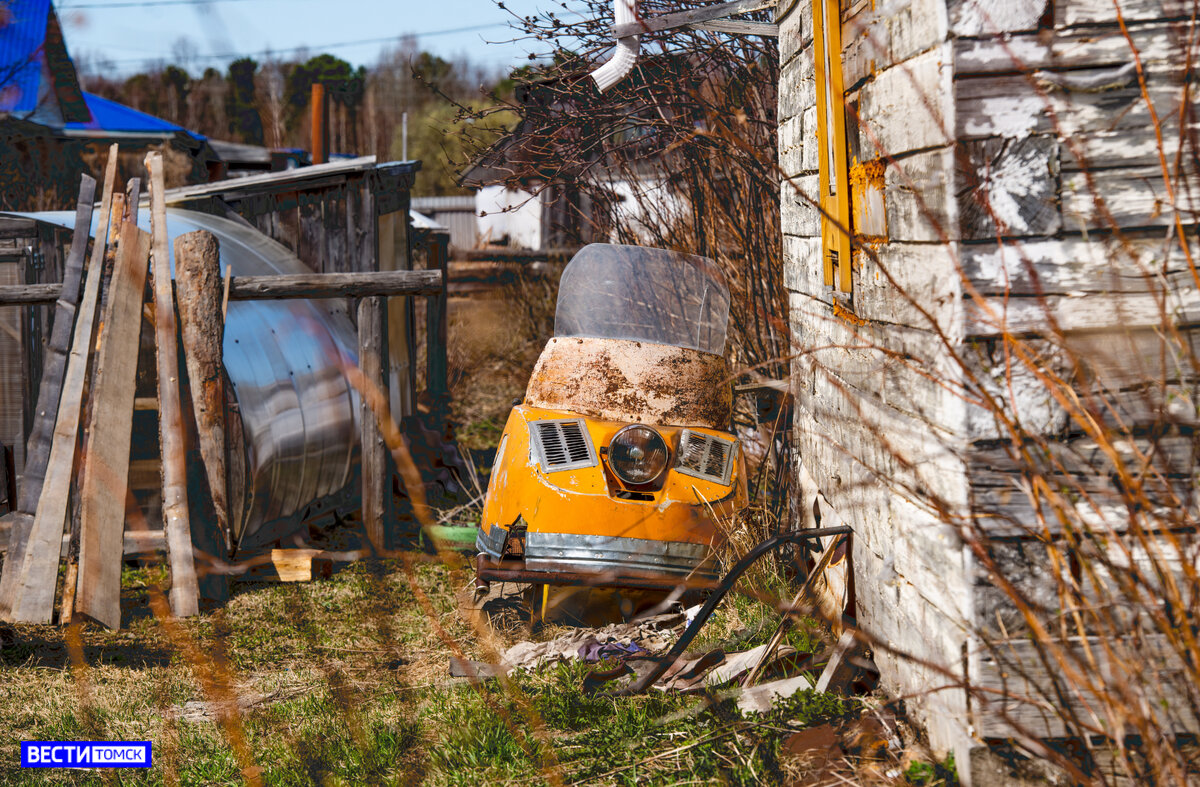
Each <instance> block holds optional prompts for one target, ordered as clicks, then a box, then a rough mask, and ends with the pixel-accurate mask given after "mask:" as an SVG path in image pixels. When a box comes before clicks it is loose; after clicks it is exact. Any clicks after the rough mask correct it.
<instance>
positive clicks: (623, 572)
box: [475, 527, 719, 586]
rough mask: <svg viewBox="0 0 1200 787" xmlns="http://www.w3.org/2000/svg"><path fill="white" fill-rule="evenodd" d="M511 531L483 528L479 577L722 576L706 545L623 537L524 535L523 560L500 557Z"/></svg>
mask: <svg viewBox="0 0 1200 787" xmlns="http://www.w3.org/2000/svg"><path fill="white" fill-rule="evenodd" d="M489 535H490V536H491V537H490V538H489ZM507 535H508V532H507V531H506V530H504V529H503V528H501V527H492V529H491V531H490V533H489V534H485V533H484V531H483V530H482V529H480V531H479V535H478V536H476V538H475V546H476V547H477V548H478V549H479V551H480V552H481V553H482V554H483V555H485V556H486V557H487V558H488V559H487V560H485V561H480V564H481V570H480V578H481V579H486V580H492V579H515V577H513V576H510V575H511V574H512V573H513V572H520V573H522V574H531V575H546V576H545V577H544V580H543V581H550V582H554V581H556V579H555V578H554V577H552V576H551V575H555V574H562V575H569V576H574V575H592V576H594V577H596V578H597V579H598V580H600V581H598V582H597V583H596V584H612V585H630V584H636V585H639V586H640V585H644V584H645V582H646V581H648V580H651V579H656V578H657V579H658V580H661V581H663V582H670V583H676V582H680V581H687V582H688V583H689V584H691V583H697V584H709V583H711V582H715V581H716V580H717V579H718V577H719V574H718V571H717V561H716V558H715V556H714V555H713V552H712V549H711V547H709V546H708V545H707V544H693V543H689V542H683V541H654V540H652V539H645V538H624V537H620V536H591V535H574V534H567V533H526V535H525V557H524V560H503V561H502V560H501V559H500V556H501V554H502V552H503V548H504V540H505V538H506V537H507ZM487 574H493V575H494V576H486V575H487ZM500 574H505V576H500ZM655 584H658V582H657V581H656V583H655Z"/></svg>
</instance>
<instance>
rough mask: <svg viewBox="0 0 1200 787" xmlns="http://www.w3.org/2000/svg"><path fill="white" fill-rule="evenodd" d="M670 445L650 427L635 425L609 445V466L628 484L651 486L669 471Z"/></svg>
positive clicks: (621, 432) (626, 428)
mask: <svg viewBox="0 0 1200 787" xmlns="http://www.w3.org/2000/svg"><path fill="white" fill-rule="evenodd" d="M667 454H668V450H667V443H666V441H665V440H663V439H662V435H660V434H659V433H658V432H656V431H654V430H653V429H651V428H650V427H648V426H642V425H641V424H633V425H632V426H627V427H625V428H624V429H622V430H621V431H619V432H617V433H616V435H614V436H613V439H612V442H611V443H609V444H608V466H609V467H611V468H612V471H613V472H614V473H615V474H616V475H617V478H620V479H621V480H622V481H624V482H625V483H627V484H648V483H650V482H651V481H653V480H654V479H656V478H658V477H659V476H660V475H662V472H663V470H665V469H666V468H667Z"/></svg>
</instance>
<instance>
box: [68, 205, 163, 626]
mask: <svg viewBox="0 0 1200 787" xmlns="http://www.w3.org/2000/svg"><path fill="white" fill-rule="evenodd" d="M131 205H132V207H133V211H134V212H135V215H133V216H131V217H130V218H129V219H127V220H126V221H125V223H124V225H123V226H122V228H121V241H120V244H121V245H120V253H119V254H118V256H117V262H116V265H115V267H114V270H113V277H112V283H111V285H110V286H109V291H108V302H107V303H106V304H105V309H104V341H103V342H101V344H100V351H99V357H98V358H97V361H96V380H95V382H94V384H93V385H92V391H91V400H92V405H91V423H90V424H89V427H88V434H89V440H88V446H89V448H88V451H87V455H86V456H85V457H84V466H83V482H82V484H81V487H80V506H81V511H80V530H79V535H80V540H79V572H78V573H79V584H78V587H77V588H76V590H75V611H76V612H78V613H79V614H82V615H86V616H87V617H89V618H91V619H92V620H94V621H96V622H97V623H100V624H102V625H104V626H107V627H108V628H111V629H116V628H120V626H121V554H122V547H123V534H124V531H125V503H126V498H127V492H128V486H129V447H130V442H131V437H132V429H133V400H134V391H135V388H136V384H137V360H138V349H139V344H140V339H141V329H142V299H143V296H144V295H145V292H146V275H147V273H148V270H149V262H150V236H149V235H148V234H147V233H145V232H142V231H141V230H139V229H138V227H137V216H136V210H137V207H136V205H137V203H136V202H133V203H131ZM65 607H66V605H65V603H64V609H65Z"/></svg>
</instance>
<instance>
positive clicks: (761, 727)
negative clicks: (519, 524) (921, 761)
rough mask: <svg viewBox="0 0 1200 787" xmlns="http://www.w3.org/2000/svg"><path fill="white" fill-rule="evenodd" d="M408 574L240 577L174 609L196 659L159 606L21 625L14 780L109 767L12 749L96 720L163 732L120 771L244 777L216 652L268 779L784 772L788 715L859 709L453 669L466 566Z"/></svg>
mask: <svg viewBox="0 0 1200 787" xmlns="http://www.w3.org/2000/svg"><path fill="white" fill-rule="evenodd" d="M414 576H415V580H416V582H417V584H418V586H419V587H420V588H421V590H422V591H423V593H424V595H425V598H426V599H427V601H428V603H429V605H430V610H429V612H431V613H432V616H431V615H430V614H428V613H427V611H426V610H425V608H424V607H423V605H422V603H421V602H420V601H419V599H418V597H417V595H416V594H415V593H414V591H413V588H412V587H411V586H410V582H409V579H408V574H407V573H406V572H405V571H404V570H403V567H402V565H400V564H398V563H392V562H384V563H374V564H369V563H362V564H355V565H353V566H351V567H349V568H347V569H345V570H343V571H341V572H339V573H337V574H335V575H334V577H333V578H331V579H329V580H325V581H318V582H312V583H306V584H296V585H276V584H264V583H239V584H235V586H234V593H233V596H232V598H231V600H230V601H229V603H228V604H227V605H226V606H225V607H224V608H222V609H220V610H218V611H215V612H212V613H208V614H205V615H202V616H200V617H199V618H196V619H192V620H188V621H184V622H182V623H181V624H180V628H181V629H182V630H183V631H184V632H185V634H186V636H187V637H188V638H189V640H190V642H191V643H193V645H194V646H195V648H196V649H197V650H198V651H199V652H201V653H202V654H204V661H203V663H199V664H191V663H188V661H187V660H186V659H184V658H183V657H182V656H181V655H180V653H179V651H178V649H177V647H176V641H174V640H172V638H171V635H170V633H169V632H168V631H166V630H165V629H164V628H163V626H162V625H161V624H160V623H159V622H158V621H157V620H156V619H154V618H153V616H150V615H148V614H142V615H140V616H135V617H133V618H132V621H131V623H130V625H128V627H127V628H126V629H124V630H122V631H117V632H109V631H104V630H100V629H95V628H87V629H85V630H84V633H83V644H84V653H85V658H86V661H87V664H88V667H87V668H86V669H85V670H82V671H81V670H78V669H77V668H75V667H74V666H72V661H71V658H70V656H69V653H68V649H67V646H66V643H65V640H64V637H63V632H62V631H61V630H60V629H56V628H49V627H36V626H19V627H17V642H16V644H15V645H14V646H13V647H11V648H8V649H6V650H4V651H3V652H2V653H0V784H6V785H7V784H96V783H101V778H100V775H99V774H98V773H97V772H88V771H58V770H45V771H32V770H31V771H23V770H21V769H20V768H19V767H18V765H19V742H20V741H22V740H87V739H92V738H96V739H106V738H111V739H117V740H151V741H153V742H154V754H155V760H156V764H155V767H154V768H153V769H152V770H150V771H149V772H140V771H125V772H123V773H122V774H121V775H120V782H121V783H122V784H135V785H142V784H145V785H158V784H164V783H178V784H183V785H192V784H197V785H209V784H218V785H220V784H231V785H232V784H241V783H243V775H242V769H241V765H240V764H239V759H238V756H237V754H236V752H235V749H234V747H233V746H232V745H231V743H230V740H229V738H228V736H227V734H226V731H225V730H224V729H223V728H222V726H221V725H219V724H217V723H216V722H215V720H214V719H215V716H214V715H209V716H207V717H205V716H199V717H198V718H197V717H196V715H195V714H196V712H197V709H202V708H203V705H202V704H201V703H202V702H203V701H204V700H206V699H207V695H206V690H205V688H204V686H205V677H206V676H209V675H211V674H212V672H211V663H212V662H213V661H214V660H215V662H217V663H218V664H221V665H224V669H225V670H226V671H227V673H228V677H229V680H230V681H231V684H232V686H231V689H232V694H234V695H236V696H237V697H240V698H241V703H242V707H241V708H240V711H239V713H238V714H236V718H237V719H238V720H239V722H240V731H241V735H242V736H243V738H244V740H245V744H246V747H245V748H246V751H248V752H249V753H250V757H251V760H252V765H253V767H254V768H256V769H258V773H259V775H260V776H261V778H262V779H263V780H264V783H266V784H271V785H276V784H278V785H308V784H321V785H326V784H330V785H358V784H401V783H403V784H411V783H424V784H430V785H472V787H477V785H480V784H520V785H533V784H542V783H546V782H547V781H548V780H549V778H550V776H551V774H552V773H554V772H557V773H558V775H559V777H560V778H561V779H562V780H563V781H564V782H566V783H570V782H574V781H578V780H597V781H598V783H602V784H603V783H613V784H633V783H651V784H668V783H678V782H687V781H693V782H694V781H699V782H711V783H723V784H760V783H764V781H765V782H768V783H770V782H777V781H781V780H783V777H784V776H785V774H784V770H786V768H785V765H786V763H781V761H780V754H779V752H780V747H781V745H782V742H783V741H784V740H786V739H787V737H788V736H789V735H790V734H792V732H794V731H795V730H798V729H801V728H803V727H805V726H808V725H811V724H816V723H820V722H822V721H824V720H829V719H839V718H842V717H845V716H847V715H853V714H854V712H855V711H856V708H857V703H856V701H854V700H847V699H843V698H840V697H836V696H832V695H820V694H814V693H812V692H805V693H802V694H798V695H796V696H794V697H793V698H790V699H788V700H787V701H785V702H783V703H781V704H779V705H778V706H777V707H776V708H775V709H774V710H773V711H772V712H771V713H769V714H766V715H764V716H761V717H753V718H743V717H742V716H741V715H740V713H739V712H738V711H737V709H736V706H735V705H734V703H733V701H732V700H731V699H729V698H728V697H721V696H705V695H679V694H662V693H660V692H656V691H655V692H651V693H649V694H647V695H644V696H638V697H627V698H626V697H622V698H616V697H611V696H607V695H605V694H594V695H589V694H587V693H585V692H584V690H583V683H584V677H585V675H586V674H587V672H588V671H589V670H590V669H592V667H590V666H587V665H582V664H579V663H570V664H565V665H557V666H551V667H546V668H544V669H542V670H540V671H538V672H535V673H517V674H515V675H514V676H513V678H512V679H511V681H509V682H508V683H507V685H502V684H500V683H499V682H489V683H487V684H485V685H482V686H476V687H472V686H469V685H463V684H461V683H456V682H453V681H452V680H451V679H450V677H449V674H448V661H449V656H450V653H449V649H448V648H447V645H446V643H445V641H444V639H443V638H444V637H445V638H449V639H450V640H451V641H452V642H453V643H454V646H455V647H456V648H458V649H460V650H461V651H462V652H463V653H464V654H465V655H467V656H468V657H471V658H486V657H487V654H488V652H489V646H488V645H487V644H486V643H484V642H482V641H480V639H479V636H478V633H477V632H476V631H475V630H474V629H473V628H472V627H471V626H470V625H469V624H468V622H467V621H466V620H465V619H464V617H463V616H462V614H461V613H460V612H459V610H458V608H457V604H456V602H455V599H454V594H455V593H456V592H457V591H459V590H460V589H461V588H463V587H465V585H466V582H467V579H468V577H467V575H466V573H464V572H452V571H450V570H449V569H447V568H445V567H443V566H441V565H435V564H430V563H424V564H418V565H416V567H415V571H414ZM162 578H163V577H162V574H161V571H160V570H145V569H141V570H137V571H129V570H127V571H126V572H125V576H124V581H125V596H126V598H125V599H124V600H125V601H126V602H127V603H129V604H133V603H135V600H137V599H141V598H144V597H147V596H148V595H149V594H150V593H151V592H152V589H153V587H154V585H155V583H157V582H159V581H161V579H162ZM726 606H727V607H728V609H726V608H725V607H724V606H723V607H722V610H721V611H720V612H719V613H718V616H717V618H716V619H714V621H713V623H712V630H713V632H715V633H716V634H720V635H721V636H724V637H726V638H728V637H729V636H731V635H739V636H742V637H743V639H742V641H741V646H748V645H750V644H753V643H754V642H756V641H758V640H765V638H766V637H767V636H769V635H770V627H769V626H767V625H765V623H766V622H768V620H772V621H773V618H771V617H770V615H769V610H767V609H766V608H765V607H763V605H761V604H759V603H758V602H754V601H751V600H749V599H746V598H739V597H734V598H733V599H732V600H731V602H730V603H729V604H728V605H726ZM760 624H764V625H760ZM439 629H440V631H439ZM746 631H751V632H752V633H751V634H749V635H746V634H745V632H746ZM739 632H740V634H739ZM818 635H819V632H817V630H816V629H814V628H811V627H809V626H800V627H798V628H797V629H796V630H795V632H794V633H793V635H792V641H793V644H796V646H797V647H798V648H799V649H801V650H805V649H812V648H813V647H816V646H817V645H818V644H819V642H820V639H819V636H818ZM493 644H494V645H496V646H499V647H503V646H505V645H506V644H508V643H507V642H505V641H500V642H496V643H493ZM81 681H82V684H81ZM81 685H84V686H86V688H82V689H81ZM189 714H191V715H190V716H189ZM663 755H666V756H663ZM931 767H933V766H931ZM937 767H939V768H940V767H942V766H937ZM940 773H941V772H940V771H936V772H933V773H927V772H926V771H925V770H922V769H921V768H920V767H918V766H915V765H914V766H913V768H912V769H910V779H909V780H910V781H911V783H913V784H929V785H932V784H937V783H938V782H937V781H930V776H936V777H937V778H941V776H940Z"/></svg>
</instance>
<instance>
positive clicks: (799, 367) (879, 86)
mask: <svg viewBox="0 0 1200 787" xmlns="http://www.w3.org/2000/svg"><path fill="white" fill-rule="evenodd" d="M845 6H846V4H843V26H842V36H843V49H844V59H845V68H844V76H845V82H846V88H847V92H846V102H847V105H848V107H849V108H850V109H851V111H852V112H853V113H854V114H853V115H852V116H851V120H853V119H854V118H855V117H856V118H857V123H854V122H851V123H848V132H847V133H848V137H849V140H848V142H849V147H850V151H851V159H852V160H851V165H852V168H854V167H856V166H858V167H861V166H862V165H869V166H870V165H873V166H874V171H875V172H876V173H881V174H882V177H881V178H878V176H877V178H878V179H879V180H881V182H879V183H876V184H875V186H876V187H877V189H879V188H881V190H882V194H881V197H882V200H881V202H882V206H883V212H882V216H879V215H878V210H876V211H875V215H874V216H873V219H872V220H873V222H874V224H873V227H872V230H871V233H870V234H871V235H872V239H873V240H875V241H877V242H872V243H870V244H869V248H870V250H871V251H870V254H861V253H860V254H858V255H856V260H855V271H854V292H853V294H852V295H851V296H849V297H845V296H843V295H841V294H835V293H834V292H833V291H832V288H829V287H826V286H824V284H823V283H822V273H821V270H822V268H821V241H820V215H819V213H818V211H817V209H816V208H815V207H814V206H813V201H812V200H813V199H814V198H815V196H816V194H815V192H816V190H817V177H818V161H819V155H820V153H819V149H818V141H817V132H816V110H815V100H816V90H815V82H814V66H813V57H812V44H811V35H812V33H811V14H812V3H811V1H809V2H806V1H805V0H800V2H799V3H796V4H794V5H793V6H792V7H791V8H790V9H789V10H788V11H787V14H786V16H784V17H783V18H782V19H781V20H780V24H781V27H780V57H781V59H782V73H781V79H782V84H781V87H780V107H779V113H780V115H779V117H780V148H781V149H780V161H781V166H782V167H783V169H784V174H785V175H786V176H787V177H788V178H789V183H786V184H785V185H784V188H783V192H782V195H781V199H782V203H783V214H782V222H783V232H784V259H785V284H786V286H787V288H788V290H789V291H790V293H791V295H790V298H791V322H792V327H793V342H794V345H795V346H794V352H796V353H797V357H796V360H795V361H794V363H793V367H792V374H793V387H794V389H795V392H796V395H797V412H796V431H795V437H796V441H797V444H798V450H799V454H800V456H801V461H802V463H803V466H804V469H805V471H806V472H805V473H804V474H803V480H804V481H805V482H806V483H805V484H803V485H802V490H803V491H802V494H803V495H804V496H805V499H804V500H803V501H802V504H803V505H802V510H804V511H808V510H811V507H812V501H813V499H814V498H815V500H816V502H817V507H818V511H819V514H820V516H821V522H822V524H828V523H830V522H834V523H836V522H839V521H840V522H845V523H847V524H850V525H851V526H853V527H854V530H855V537H854V545H853V553H852V566H853V570H854V576H855V584H854V593H855V599H854V600H855V603H856V609H855V613H856V615H857V620H858V624H859V626H860V627H861V628H862V629H864V630H865V631H866V632H868V633H869V634H870V635H871V636H872V637H874V638H875V639H876V640H877V641H878V644H879V646H878V647H877V648H876V649H875V660H876V663H877V664H878V665H879V667H880V669H881V671H882V674H883V681H884V684H885V685H886V686H887V687H888V688H889V689H890V690H892V691H893V692H895V693H897V694H899V695H904V696H907V697H910V698H911V699H910V705H909V707H910V708H911V709H912V710H913V711H914V714H915V715H916V716H917V717H918V718H921V719H922V720H923V721H924V723H925V725H926V727H927V728H928V730H929V732H930V735H931V738H932V740H933V741H934V743H935V745H936V746H938V747H940V748H943V749H949V748H953V747H955V746H956V745H958V744H959V742H961V741H962V740H964V739H965V738H966V726H965V725H966V721H965V720H966V696H965V693H964V692H963V691H962V690H961V689H959V688H956V687H955V684H958V683H961V680H962V676H963V667H964V652H965V647H966V644H967V641H968V639H967V631H968V629H969V626H970V620H971V616H972V611H971V606H970V604H971V594H970V575H971V560H970V557H969V554H968V553H967V552H966V551H965V550H964V549H963V547H962V544H961V542H960V540H959V538H958V535H957V534H956V533H955V532H954V530H953V529H952V528H949V527H947V526H945V525H944V524H942V521H943V517H942V516H941V514H940V512H939V511H938V510H937V507H936V506H930V505H929V504H928V501H929V500H930V499H931V498H932V499H936V500H937V501H938V502H939V504H941V505H946V506H950V507H951V508H953V509H955V510H956V511H961V510H962V509H963V508H964V507H965V504H966V477H965V472H964V469H963V464H962V461H961V459H960V457H959V451H958V448H959V447H960V446H961V445H962V443H963V440H964V438H965V421H966V408H965V405H964V404H963V403H962V400H961V398H960V397H959V396H958V395H957V393H956V392H955V386H956V381H957V379H958V371H957V369H956V368H955V365H954V363H953V359H952V356H951V350H952V349H953V348H954V347H955V346H956V345H957V344H958V343H959V342H961V339H962V323H963V317H962V291H961V284H960V282H959V277H958V276H957V275H956V267H955V266H956V255H955V253H954V246H953V244H950V245H948V246H947V245H946V244H945V241H947V240H948V239H951V238H952V237H953V236H954V233H955V228H956V222H957V211H958V205H957V202H956V199H955V192H954V189H953V161H954V158H953V154H954V148H953V145H952V142H953V119H954V106H953V102H952V91H951V90H950V87H951V83H952V72H951V70H950V63H951V57H952V49H951V45H950V44H949V43H948V42H947V37H946V21H945V9H944V7H942V8H940V9H939V3H938V2H937V0H912V2H909V3H902V4H899V5H898V6H896V7H894V8H893V7H892V6H889V8H891V9H892V10H893V11H894V13H891V14H889V15H887V16H884V15H882V14H877V13H874V12H872V11H871V10H870V8H869V4H866V3H858V4H855V5H854V6H853V7H845ZM881 165H882V166H881ZM852 177H853V176H852ZM857 193H858V191H857V190H855V194H856V195H857ZM902 290H903V291H906V292H907V293H909V295H910V296H911V297H907V298H906V297H898V296H897V293H898V292H900V291H902ZM931 372H932V373H931ZM804 486H807V487H808V488H807V489H804V488H803V487H804ZM818 492H819V496H818Z"/></svg>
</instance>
